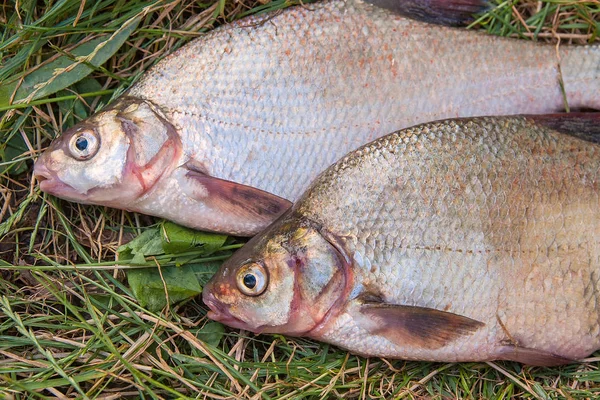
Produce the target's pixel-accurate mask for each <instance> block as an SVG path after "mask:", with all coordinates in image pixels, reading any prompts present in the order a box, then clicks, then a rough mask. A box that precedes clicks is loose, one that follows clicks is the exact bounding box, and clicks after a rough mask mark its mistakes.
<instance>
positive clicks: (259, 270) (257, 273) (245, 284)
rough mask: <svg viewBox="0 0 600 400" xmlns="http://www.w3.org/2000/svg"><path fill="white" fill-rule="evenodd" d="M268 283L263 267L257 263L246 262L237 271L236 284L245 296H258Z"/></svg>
mask: <svg viewBox="0 0 600 400" xmlns="http://www.w3.org/2000/svg"><path fill="white" fill-rule="evenodd" d="M268 283H269V277H268V275H267V271H266V270H265V268H264V267H263V266H262V265H260V264H257V263H251V264H246V265H244V266H243V267H242V268H240V269H239V271H238V273H237V286H238V289H239V290H240V292H242V293H243V294H245V295H246V296H259V295H261V294H263V293H264V291H265V290H266V289H267V285H268Z"/></svg>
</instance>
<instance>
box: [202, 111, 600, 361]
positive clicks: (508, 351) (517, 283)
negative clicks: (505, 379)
mask: <svg viewBox="0 0 600 400" xmlns="http://www.w3.org/2000/svg"><path fill="white" fill-rule="evenodd" d="M536 118H537V117H531V118H526V117H490V118H487V117H486V118H473V119H458V120H448V121H441V122H437V123H428V124H423V125H418V126H416V127H414V128H408V129H405V130H402V131H400V132H398V133H394V134H391V135H388V136H385V137H383V138H381V139H379V140H376V141H374V142H372V143H370V144H368V145H366V146H364V147H361V148H359V149H358V150H356V151H354V152H351V153H350V154H348V155H347V156H345V157H344V158H342V159H341V160H339V161H338V162H337V163H335V164H334V165H333V166H332V167H330V168H329V169H327V170H326V171H325V172H324V173H323V174H321V175H320V176H319V177H318V178H317V179H316V180H315V181H314V182H313V183H312V185H311V186H310V188H309V189H308V190H307V191H306V192H305V193H304V194H303V195H302V196H301V197H300V199H299V200H298V202H297V203H296V205H295V206H294V207H293V208H292V210H291V211H290V212H289V213H288V214H286V216H285V217H283V218H281V219H280V220H278V221H277V222H276V223H274V224H273V225H272V226H271V227H270V228H268V230H267V231H265V232H264V233H263V234H261V235H259V236H258V237H256V238H254V239H252V240H251V241H250V242H249V243H248V244H247V245H246V246H244V248H242V249H241V250H240V251H239V252H238V253H236V254H235V255H234V256H233V257H232V259H231V260H228V261H227V262H226V263H225V264H224V265H223V267H222V270H221V271H220V272H219V273H217V274H216V275H215V277H214V278H213V280H212V281H211V282H210V283H209V284H208V285H207V287H206V288H205V295H204V299H205V302H206V303H207V304H208V305H209V307H211V310H212V311H211V313H213V314H211V315H212V317H213V318H215V319H217V320H219V319H220V318H223V317H222V316H223V315H228V316H229V317H227V318H226V319H224V322H225V323H228V321H229V323H230V324H231V323H233V324H234V326H237V327H242V328H244V329H248V330H251V331H259V332H277V333H284V334H285V333H290V334H298V333H297V332H301V334H300V336H308V337H312V338H315V339H318V340H322V341H325V342H329V343H332V344H336V345H338V346H341V347H343V348H347V349H350V350H351V351H353V352H355V353H358V354H364V355H370V356H384V357H394V358H403V359H420V360H435V361H473V360H491V359H510V360H518V361H521V362H526V363H532V364H536V365H552V364H558V363H564V362H566V360H575V359H580V358H583V357H585V356H586V355H588V354H589V353H591V352H592V351H594V350H596V349H598V348H600V329H599V326H600V309H599V308H598V306H597V303H598V296H600V293H599V292H598V284H599V283H600V282H599V280H600V279H599V278H600V246H599V243H598V239H597V238H598V237H600V213H598V209H599V208H598V207H599V206H600V199H599V193H600V187H599V185H600V147H599V146H598V145H596V144H593V143H590V142H586V141H583V140H580V139H577V138H575V137H572V136H570V135H567V134H565V133H561V132H558V131H555V130H553V129H552V128H551V127H550V126H553V125H552V124H551V123H550V122H549V121H552V118H557V119H560V118H561V117H544V118H547V119H546V120H545V121H546V122H544V121H543V120H541V119H540V120H537V119H536ZM569 118H572V119H573V120H574V121H575V120H577V117H569ZM579 118H583V121H584V122H585V121H586V118H588V120H587V125H586V124H585V123H584V124H583V126H588V128H589V129H592V130H594V129H595V130H596V131H597V128H596V127H597V124H598V116H597V115H595V116H594V115H592V116H591V117H589V116H588V117H585V116H581V115H580V116H579ZM540 121H541V122H540ZM545 123H548V125H545ZM582 129H585V128H582ZM317 249H318V250H317ZM328 254H335V255H336V256H331V255H329V256H328ZM289 260H294V261H293V262H292V261H289ZM332 260H334V261H332ZM332 263H333V265H337V268H339V269H340V270H341V271H346V272H345V273H344V275H343V276H344V278H340V276H339V275H336V274H333V273H331V272H328V271H330V269H331V268H332V266H331V265H332ZM244 265H261V266H262V268H265V269H266V270H267V271H268V274H269V275H272V276H273V277H274V278H273V279H271V280H270V282H269V283H268V285H269V286H268V287H267V288H266V291H265V293H264V294H261V295H259V296H257V297H253V298H250V297H245V296H243V295H241V294H240V295H238V296H237V297H234V299H233V300H231V297H230V298H228V299H227V300H226V299H224V298H223V297H221V296H220V291H219V289H218V287H221V286H223V285H226V286H227V285H229V286H227V287H228V288H231V287H239V283H235V277H236V271H238V268H240V267H242V266H244ZM304 265H307V266H310V269H305V268H304V267H303V266H304ZM318 266H321V270H322V271H323V272H322V274H323V275H324V277H327V278H328V279H329V281H328V282H329V283H328V285H333V284H337V285H342V283H341V282H343V283H344V285H345V288H346V289H344V290H340V291H337V292H336V293H335V294H332V293H331V294H328V296H329V297H327V296H325V295H323V294H322V293H327V292H326V289H325V287H324V286H323V285H321V287H319V288H315V287H314V285H308V284H307V283H306V282H308V281H309V278H305V277H303V274H314V273H315V272H314V271H319V267H318ZM257 268H258V267H257ZM290 268H292V269H293V271H295V272H294V276H295V280H296V282H295V283H294V284H293V286H292V287H288V286H287V283H285V282H282V281H281V280H280V279H279V278H278V277H280V276H283V275H285V274H288V275H289V274H290V273H291V272H290ZM310 279H312V278H310ZM312 280H313V281H314V279H312ZM236 285H237V286H236ZM305 285H308V286H309V287H310V288H311V290H310V292H308V291H306V290H304V287H305ZM280 291H285V292H287V291H292V292H294V293H295V294H294V297H299V298H303V299H305V301H306V302H307V303H308V304H312V303H318V304H321V303H325V304H327V305H328V310H329V311H328V314H326V315H325V316H320V317H317V316H313V318H312V319H306V318H303V317H302V315H298V311H297V310H298V309H301V307H300V306H298V305H297V304H296V303H294V304H291V305H287V304H285V302H284V303H283V304H281V303H280V304H276V297H277V293H279V292H280ZM230 292H231V289H229V290H228V293H230ZM310 293H319V296H312V295H311V294H310ZM261 297H262V298H261ZM288 306H289V309H288V318H289V319H288V320H287V321H286V320H284V321H280V320H272V319H269V318H270V317H269V316H270V315H271V312H270V308H271V307H274V308H277V309H278V310H279V311H280V312H281V310H286V309H287V308H286V307H288ZM323 308H326V307H323ZM234 319H235V320H234ZM232 321H235V322H232ZM291 321H295V322H294V323H293V327H294V329H293V330H291V331H290V330H286V329H289V328H286V327H287V326H288V325H289V324H291ZM298 321H302V323H303V324H304V325H301V326H299V325H300V323H299V322H298ZM315 321H317V322H315ZM445 324H446V325H445ZM301 328H303V329H301Z"/></svg>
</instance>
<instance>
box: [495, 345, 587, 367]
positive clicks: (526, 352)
mask: <svg viewBox="0 0 600 400" xmlns="http://www.w3.org/2000/svg"><path fill="white" fill-rule="evenodd" d="M496 359H498V360H506V361H517V362H520V363H523V364H527V365H535V366H539V367H553V366H556V365H565V364H572V363H574V362H577V360H571V359H569V358H565V357H561V356H559V355H556V354H552V353H549V352H547V351H543V350H536V349H529V348H527V347H519V346H503V347H502V348H501V349H500V353H499V354H498V356H497V357H496Z"/></svg>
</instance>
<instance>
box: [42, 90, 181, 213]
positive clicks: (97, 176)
mask: <svg viewBox="0 0 600 400" xmlns="http://www.w3.org/2000/svg"><path fill="white" fill-rule="evenodd" d="M180 154H181V141H180V139H179V137H178V135H177V132H176V131H175V128H174V127H173V126H172V125H171V124H170V123H169V122H168V121H167V119H166V118H165V116H164V115H163V114H162V112H161V111H160V110H159V109H158V108H157V107H155V106H154V105H152V104H151V103H149V102H147V101H143V100H138V99H131V98H125V99H124V100H121V101H119V102H118V103H117V104H115V105H114V106H112V107H110V108H109V109H107V110H104V111H102V112H99V113H97V114H95V115H94V116H92V117H90V118H88V119H87V120H85V121H83V122H81V123H79V124H77V125H75V126H74V127H72V128H71V129H69V130H67V131H65V132H64V133H63V134H62V135H61V136H60V137H59V138H57V139H56V140H55V141H54V142H53V143H51V145H50V147H48V149H47V150H46V151H45V152H44V153H43V154H42V155H41V156H40V157H39V158H38V160H37V161H36V163H35V166H34V170H33V173H34V177H35V178H36V179H37V181H38V182H39V184H40V189H41V190H42V191H44V192H46V193H49V194H52V195H54V196H57V197H60V198H63V199H66V200H70V201H75V202H79V203H84V204H100V205H107V206H113V207H117V208H125V209H128V207H127V206H128V205H129V204H131V203H132V202H134V201H135V200H137V199H138V198H140V197H141V196H143V195H144V194H145V193H146V192H148V191H149V190H150V189H151V188H152V187H153V186H154V184H155V183H156V182H157V181H158V180H159V179H160V177H161V176H163V175H164V174H165V173H167V172H168V171H169V170H170V169H171V168H172V167H173V164H174V163H176V162H177V158H178V156H179V155H180Z"/></svg>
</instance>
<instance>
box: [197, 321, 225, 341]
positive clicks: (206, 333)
mask: <svg viewBox="0 0 600 400" xmlns="http://www.w3.org/2000/svg"><path fill="white" fill-rule="evenodd" d="M224 334H225V327H224V326H223V324H220V323H218V322H215V321H210V322H208V323H207V324H206V325H204V326H203V327H202V328H201V329H199V330H198V331H197V332H196V337H197V338H198V339H200V340H202V341H203V342H205V343H208V344H210V345H211V346H213V347H216V346H218V345H219V342H220V341H221V338H222V337H223V335H224Z"/></svg>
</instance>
